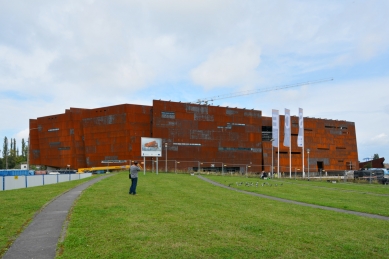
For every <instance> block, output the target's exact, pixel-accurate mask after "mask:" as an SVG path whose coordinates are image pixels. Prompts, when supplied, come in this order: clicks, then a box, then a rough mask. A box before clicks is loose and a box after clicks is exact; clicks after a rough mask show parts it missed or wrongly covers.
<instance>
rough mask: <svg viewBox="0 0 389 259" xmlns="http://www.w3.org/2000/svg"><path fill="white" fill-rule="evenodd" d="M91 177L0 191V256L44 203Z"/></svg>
mask: <svg viewBox="0 0 389 259" xmlns="http://www.w3.org/2000/svg"><path fill="white" fill-rule="evenodd" d="M93 177H95V176H92V177H88V178H85V179H81V180H73V181H69V182H64V183H58V184H50V185H44V186H37V187H31V188H23V189H16V190H9V191H0V212H1V213H0V257H1V256H2V255H3V254H4V253H5V251H6V249H7V247H8V246H9V245H10V244H11V243H12V242H13V241H14V240H15V238H16V237H17V235H18V234H19V233H20V232H21V231H22V230H23V228H24V227H25V226H27V225H28V224H29V222H30V221H31V219H32V218H33V217H34V215H35V214H36V213H37V212H38V211H39V210H40V209H41V208H42V207H43V206H44V205H45V204H46V203H48V202H49V201H51V200H52V199H54V198H55V197H57V196H58V195H60V194H62V193H64V192H66V191H68V190H70V189H72V188H74V187H75V186H77V185H79V184H82V183H84V182H86V181H89V180H91V179H92V178H93Z"/></svg>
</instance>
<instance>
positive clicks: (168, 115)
mask: <svg viewBox="0 0 389 259" xmlns="http://www.w3.org/2000/svg"><path fill="white" fill-rule="evenodd" d="M161 117H162V118H165V119H175V118H176V113H175V112H162V114H161Z"/></svg>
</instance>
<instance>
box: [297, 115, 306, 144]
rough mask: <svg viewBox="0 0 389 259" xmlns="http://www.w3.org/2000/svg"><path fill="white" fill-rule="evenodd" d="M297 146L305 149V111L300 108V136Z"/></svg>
mask: <svg viewBox="0 0 389 259" xmlns="http://www.w3.org/2000/svg"><path fill="white" fill-rule="evenodd" d="M297 146H298V147H304V116H303V109H301V108H299V134H298V137H297Z"/></svg>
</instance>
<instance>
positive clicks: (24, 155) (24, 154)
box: [22, 138, 27, 158]
mask: <svg viewBox="0 0 389 259" xmlns="http://www.w3.org/2000/svg"><path fill="white" fill-rule="evenodd" d="M26 154H27V153H26V142H25V141H24V138H22V157H24V158H27V156H26Z"/></svg>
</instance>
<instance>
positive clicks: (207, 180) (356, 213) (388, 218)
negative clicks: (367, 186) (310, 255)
mask: <svg viewBox="0 0 389 259" xmlns="http://www.w3.org/2000/svg"><path fill="white" fill-rule="evenodd" d="M197 177H198V178H200V179H202V180H204V181H206V182H209V183H211V184H213V185H216V186H219V187H223V188H226V189H229V190H233V191H237V192H241V193H245V194H249V195H253V196H257V197H261V198H265V199H270V200H275V201H281V202H287V203H292V204H296V205H301V206H306V207H311V208H316V209H322V210H331V211H335V212H340V213H347V214H353V215H357V216H361V217H368V218H374V219H382V220H389V217H385V216H380V215H375V214H369V213H364V212H358V211H351V210H343V209H337V208H332V207H326V206H320V205H314V204H310V203H305V202H299V201H293V200H287V199H282V198H277V197H273V196H268V195H264V194H259V193H254V192H247V191H243V190H239V189H235V188H232V187H229V186H225V185H223V184H221V183H218V182H214V181H212V180H210V179H208V178H205V177H203V176H201V175H198V176H197Z"/></svg>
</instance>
